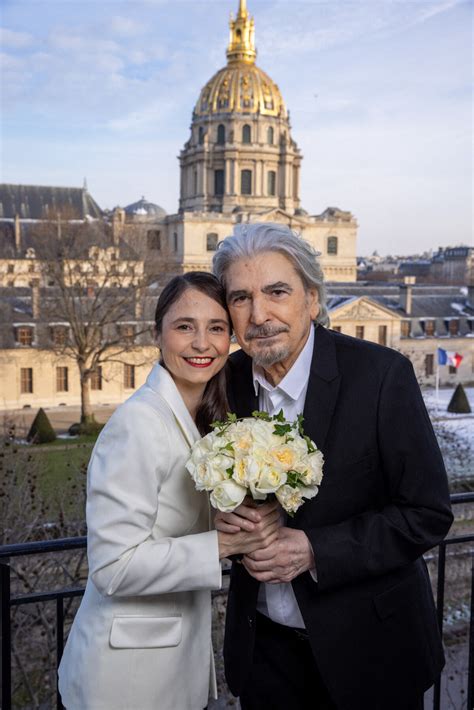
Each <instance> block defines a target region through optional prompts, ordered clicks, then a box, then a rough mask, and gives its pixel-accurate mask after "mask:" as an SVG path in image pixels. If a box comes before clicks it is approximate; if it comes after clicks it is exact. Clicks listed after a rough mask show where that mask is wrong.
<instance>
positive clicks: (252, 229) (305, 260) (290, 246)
mask: <svg viewBox="0 0 474 710" xmlns="http://www.w3.org/2000/svg"><path fill="white" fill-rule="evenodd" d="M267 251H274V252H277V253H278V254H282V255H283V256H286V258H287V259H289V261H291V262H292V264H293V266H294V267H295V269H296V271H297V273H298V274H299V276H300V278H301V280H302V282H303V285H304V287H305V289H306V290H307V291H308V290H309V289H312V288H315V289H316V290H317V292H318V299H319V307H320V308H319V313H318V315H317V317H316V319H315V322H316V323H320V324H321V325H327V324H328V322H329V317H328V310H327V304H326V288H325V286H324V275H323V271H322V269H321V266H320V264H319V262H318V256H320V252H317V251H316V250H315V249H313V247H312V246H311V244H310V243H309V242H307V241H306V240H305V239H302V237H301V236H300V235H299V234H298V233H297V232H295V231H293V230H292V229H290V228H289V227H287V226H285V225H283V224H275V223H273V222H258V223H254V224H238V225H237V226H236V227H234V233H233V234H232V235H231V236H230V237H226V238H225V239H224V240H223V241H222V242H220V243H219V245H218V248H217V251H216V253H215V254H214V258H213V260H212V268H213V271H214V274H215V275H216V276H217V278H218V279H219V281H220V282H221V283H222V284H223V285H224V286H225V285H226V283H225V277H226V272H227V270H228V268H229V266H230V265H231V263H232V262H234V261H236V260H237V259H245V258H247V259H248V258H251V257H253V256H255V255H257V254H261V253H262V252H267Z"/></svg>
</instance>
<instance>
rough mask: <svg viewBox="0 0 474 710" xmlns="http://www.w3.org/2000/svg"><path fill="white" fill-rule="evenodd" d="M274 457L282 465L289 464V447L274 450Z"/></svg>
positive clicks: (291, 456) (290, 459)
mask: <svg viewBox="0 0 474 710" xmlns="http://www.w3.org/2000/svg"><path fill="white" fill-rule="evenodd" d="M276 457H277V459H278V461H279V462H280V463H282V464H283V465H284V466H291V464H292V463H293V453H292V452H291V451H290V449H281V450H280V451H277V452H276Z"/></svg>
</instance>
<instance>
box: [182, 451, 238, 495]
mask: <svg viewBox="0 0 474 710" xmlns="http://www.w3.org/2000/svg"><path fill="white" fill-rule="evenodd" d="M233 464H234V462H233V459H232V458H230V457H229V456H224V455H223V454H216V455H215V456H209V458H208V459H207V460H206V461H203V462H202V463H199V464H198V465H197V466H196V468H195V470H194V472H193V473H191V472H190V473H191V475H192V477H193V479H194V482H195V484H196V489H197V490H198V491H202V490H204V491H212V489H213V488H214V487H215V486H216V485H217V484H218V483H220V482H221V481H224V480H225V479H226V478H228V477H229V475H228V473H227V469H228V468H231V467H232V466H233ZM188 471H189V468H188Z"/></svg>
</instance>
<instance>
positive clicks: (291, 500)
mask: <svg viewBox="0 0 474 710" xmlns="http://www.w3.org/2000/svg"><path fill="white" fill-rule="evenodd" d="M301 491H302V489H301V488H292V487H291V486H288V485H284V486H281V488H279V489H278V490H277V491H276V493H275V495H276V497H277V499H278V501H279V503H280V505H281V507H282V508H283V509H284V510H286V512H287V513H296V511H297V510H298V508H299V507H300V506H301V505H302V504H303V502H304V501H303V496H302V492H301Z"/></svg>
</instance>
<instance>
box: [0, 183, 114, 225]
mask: <svg viewBox="0 0 474 710" xmlns="http://www.w3.org/2000/svg"><path fill="white" fill-rule="evenodd" d="M58 212H60V213H61V214H62V216H63V218H64V219H68V217H69V215H70V217H69V218H70V219H86V218H87V217H92V218H95V219H99V218H100V217H102V210H101V209H100V207H99V205H98V204H97V202H96V201H95V200H94V199H93V198H92V197H91V196H90V195H89V193H88V191H87V188H85V187H52V186H50V185H11V184H6V183H3V184H0V219H15V217H16V215H18V216H19V217H20V219H33V220H40V219H47V218H48V216H49V217H50V218H51V217H52V216H53V215H54V216H56V215H57V213H58Z"/></svg>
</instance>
